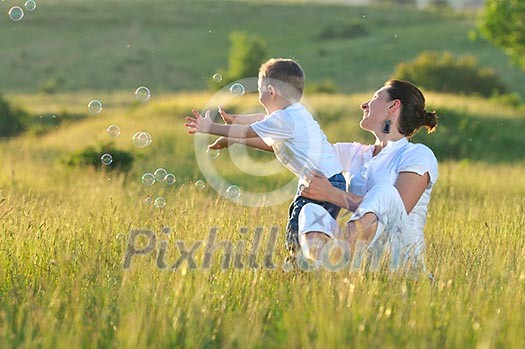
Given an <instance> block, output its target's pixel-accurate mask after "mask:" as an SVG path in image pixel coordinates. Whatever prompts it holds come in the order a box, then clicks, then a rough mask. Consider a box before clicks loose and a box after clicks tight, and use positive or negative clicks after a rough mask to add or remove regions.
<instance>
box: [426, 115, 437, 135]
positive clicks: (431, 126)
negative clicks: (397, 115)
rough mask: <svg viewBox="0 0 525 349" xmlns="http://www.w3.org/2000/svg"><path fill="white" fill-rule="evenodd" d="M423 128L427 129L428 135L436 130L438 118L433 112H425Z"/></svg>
mask: <svg viewBox="0 0 525 349" xmlns="http://www.w3.org/2000/svg"><path fill="white" fill-rule="evenodd" d="M423 122H424V123H423V126H425V127H426V128H427V132H428V133H432V132H434V131H435V130H436V127H437V123H438V116H437V114H436V112H435V111H433V112H428V111H425V115H424V120H423Z"/></svg>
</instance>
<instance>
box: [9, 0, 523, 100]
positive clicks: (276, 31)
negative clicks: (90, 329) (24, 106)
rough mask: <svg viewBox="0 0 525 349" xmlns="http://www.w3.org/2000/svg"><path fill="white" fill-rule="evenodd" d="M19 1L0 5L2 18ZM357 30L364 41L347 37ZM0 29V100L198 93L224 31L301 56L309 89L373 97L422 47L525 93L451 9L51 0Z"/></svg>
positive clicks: (221, 57)
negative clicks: (319, 86)
mask: <svg viewBox="0 0 525 349" xmlns="http://www.w3.org/2000/svg"><path fill="white" fill-rule="evenodd" d="M14 4H18V2H17V1H6V2H1V3H0V12H2V13H6V12H7V11H8V9H9V8H10V6H12V5H14ZM356 25H358V26H359V27H360V28H361V29H362V30H361V34H360V36H357V35H354V34H352V29H351V28H355V26H356ZM0 27H1V28H2V30H0V46H1V47H3V48H4V49H3V50H2V69H0V81H2V84H1V85H0V93H2V94H4V93H16V92H29V93H31V92H35V91H51V92H53V91H56V92H73V91H83V90H92V91H98V92H99V93H104V92H105V91H114V90H130V89H135V88H136V87H137V86H139V85H147V86H149V87H150V88H151V89H152V91H180V90H203V89H206V88H207V82H208V80H209V78H210V76H211V75H213V73H214V72H216V71H217V69H219V68H221V67H226V66H227V58H228V52H229V42H228V35H229V33H230V32H232V31H237V30H242V31H246V32H248V33H251V34H257V35H259V36H260V37H262V38H264V39H265V40H266V41H267V44H268V48H269V51H270V55H271V56H283V57H294V58H296V59H297V60H299V61H300V63H301V64H302V65H303V66H304V68H305V71H306V72H307V78H308V81H310V82H313V81H323V80H325V79H331V80H333V81H334V82H335V84H336V85H337V87H338V89H339V91H340V92H342V93H349V92H351V93H353V92H361V91H367V90H372V89H375V88H376V87H377V86H378V85H380V84H381V83H382V82H383V81H384V80H386V79H387V78H388V77H389V76H390V75H391V74H392V72H393V70H394V67H395V66H396V64H397V63H398V62H399V61H404V60H411V59H413V58H414V57H415V56H417V54H418V53H419V52H421V51H423V50H436V51H443V50H448V51H451V52H453V53H455V54H458V55H459V54H471V55H475V56H476V57H478V58H479V64H480V65H481V66H486V67H490V68H492V69H494V70H495V71H496V72H497V73H498V74H499V75H500V76H501V78H502V79H503V80H504V82H506V83H507V84H508V86H509V87H510V88H511V90H514V91H518V92H520V93H521V95H522V96H523V95H525V83H524V81H525V72H522V71H519V70H517V69H516V68H514V67H511V66H509V62H508V59H507V57H505V55H504V54H503V53H501V52H500V51H499V50H498V49H496V48H494V47H492V46H491V45H490V44H488V43H487V42H485V41H483V40H477V41H471V40H470V39H469V32H470V31H471V30H473V29H474V27H475V24H474V18H473V17H472V16H470V15H459V14H453V13H448V12H447V13H437V12H431V11H418V10H416V9H411V8H398V7H391V8H382V7H381V8H379V7H362V6H345V5H341V4H333V3H330V2H329V3H326V4H321V3H310V4H308V5H306V4H304V3H303V2H299V3H295V2H292V3H288V2H283V3H280V2H270V3H269V2H264V3H258V2H254V1H248V2H246V1H224V2H223V1H209V0H199V1H189V0H177V1H167V0H153V1H147V2H145V1H137V0H131V1H122V0H114V1H89V2H86V1H64V0H54V1H46V2H39V3H38V7H37V9H36V10H35V11H34V12H26V15H25V17H24V18H23V20H22V21H20V22H16V23H15V22H12V21H10V20H9V18H8V17H7V16H4V17H2V19H1V21H0ZM349 28H350V29H349ZM345 30H347V32H346V33H347V34H337V35H336V37H333V38H327V36H326V35H323V33H325V34H326V33H330V32H332V33H333V32H335V33H345ZM7 48H8V49H7ZM254 74H255V72H254Z"/></svg>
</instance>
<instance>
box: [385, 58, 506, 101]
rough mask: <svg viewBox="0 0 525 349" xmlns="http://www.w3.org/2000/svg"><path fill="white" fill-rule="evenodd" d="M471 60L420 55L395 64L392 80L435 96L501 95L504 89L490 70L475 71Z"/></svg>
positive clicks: (474, 65)
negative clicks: (435, 94) (405, 81)
mask: <svg viewBox="0 0 525 349" xmlns="http://www.w3.org/2000/svg"><path fill="white" fill-rule="evenodd" d="M476 64H477V60H476V58H475V57H473V56H468V55H466V56H461V57H459V58H455V57H454V56H453V55H452V54H451V53H450V52H443V53H441V54H440V53H437V52H428V51H427V52H423V53H421V54H420V55H419V56H418V57H417V58H416V59H415V60H414V61H412V62H409V63H404V62H402V63H399V64H398V65H397V66H396V69H395V71H394V74H393V76H392V78H395V79H403V80H409V81H411V82H413V83H415V84H416V85H418V86H421V87H423V88H425V89H428V90H431V91H437V92H450V93H464V94H480V95H482V96H484V97H489V96H491V95H493V94H503V93H505V92H506V90H507V89H506V87H505V85H503V83H502V82H501V81H500V80H499V78H498V76H497V75H496V73H494V71H493V70H492V69H488V68H478V67H477V66H476Z"/></svg>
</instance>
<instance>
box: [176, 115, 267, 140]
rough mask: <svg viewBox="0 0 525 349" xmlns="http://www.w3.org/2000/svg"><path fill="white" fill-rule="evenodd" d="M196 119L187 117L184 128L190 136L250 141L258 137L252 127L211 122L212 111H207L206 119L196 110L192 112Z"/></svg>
mask: <svg viewBox="0 0 525 349" xmlns="http://www.w3.org/2000/svg"><path fill="white" fill-rule="evenodd" d="M192 112H193V115H194V116H195V117H191V116H186V123H185V124H184V126H186V128H187V129H188V133H189V134H195V133H209V134H213V135H216V136H225V137H229V138H239V139H249V138H256V137H258V135H257V133H255V131H253V129H252V128H251V127H250V125H238V124H236V125H220V124H215V123H213V122H212V121H211V118H210V111H209V110H207V111H206V113H205V114H204V117H203V116H202V115H201V114H200V113H199V112H198V111H197V110H195V109H193V110H192Z"/></svg>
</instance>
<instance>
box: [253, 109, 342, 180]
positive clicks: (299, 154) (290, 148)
mask: <svg viewBox="0 0 525 349" xmlns="http://www.w3.org/2000/svg"><path fill="white" fill-rule="evenodd" d="M251 128H252V130H253V131H254V132H255V133H257V135H258V136H259V137H261V139H262V140H263V141H264V143H266V144H267V145H268V146H270V147H272V148H273V151H274V153H275V156H276V157H277V160H279V162H280V163H281V164H283V165H284V166H285V167H286V168H287V169H289V170H290V171H292V172H293V173H294V174H295V175H296V176H298V177H299V178H301V177H303V176H304V174H305V171H308V170H316V171H318V172H321V173H322V174H323V175H324V176H326V177H328V178H330V177H332V176H333V175H335V174H337V173H340V172H341V171H342V167H341V164H340V162H339V160H338V159H337V158H336V156H335V153H334V150H333V148H332V145H331V144H330V143H329V142H328V140H327V138H326V135H325V134H324V132H323V131H322V130H321V127H320V126H319V124H318V123H317V121H315V120H314V118H313V116H312V114H310V113H309V112H308V110H306V108H305V107H304V106H303V105H302V104H301V103H293V104H291V105H289V106H288V107H286V108H285V109H281V110H276V111H275V112H273V113H271V114H270V115H267V116H266V117H265V118H264V119H263V120H261V121H257V122H255V123H253V124H252V125H251Z"/></svg>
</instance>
